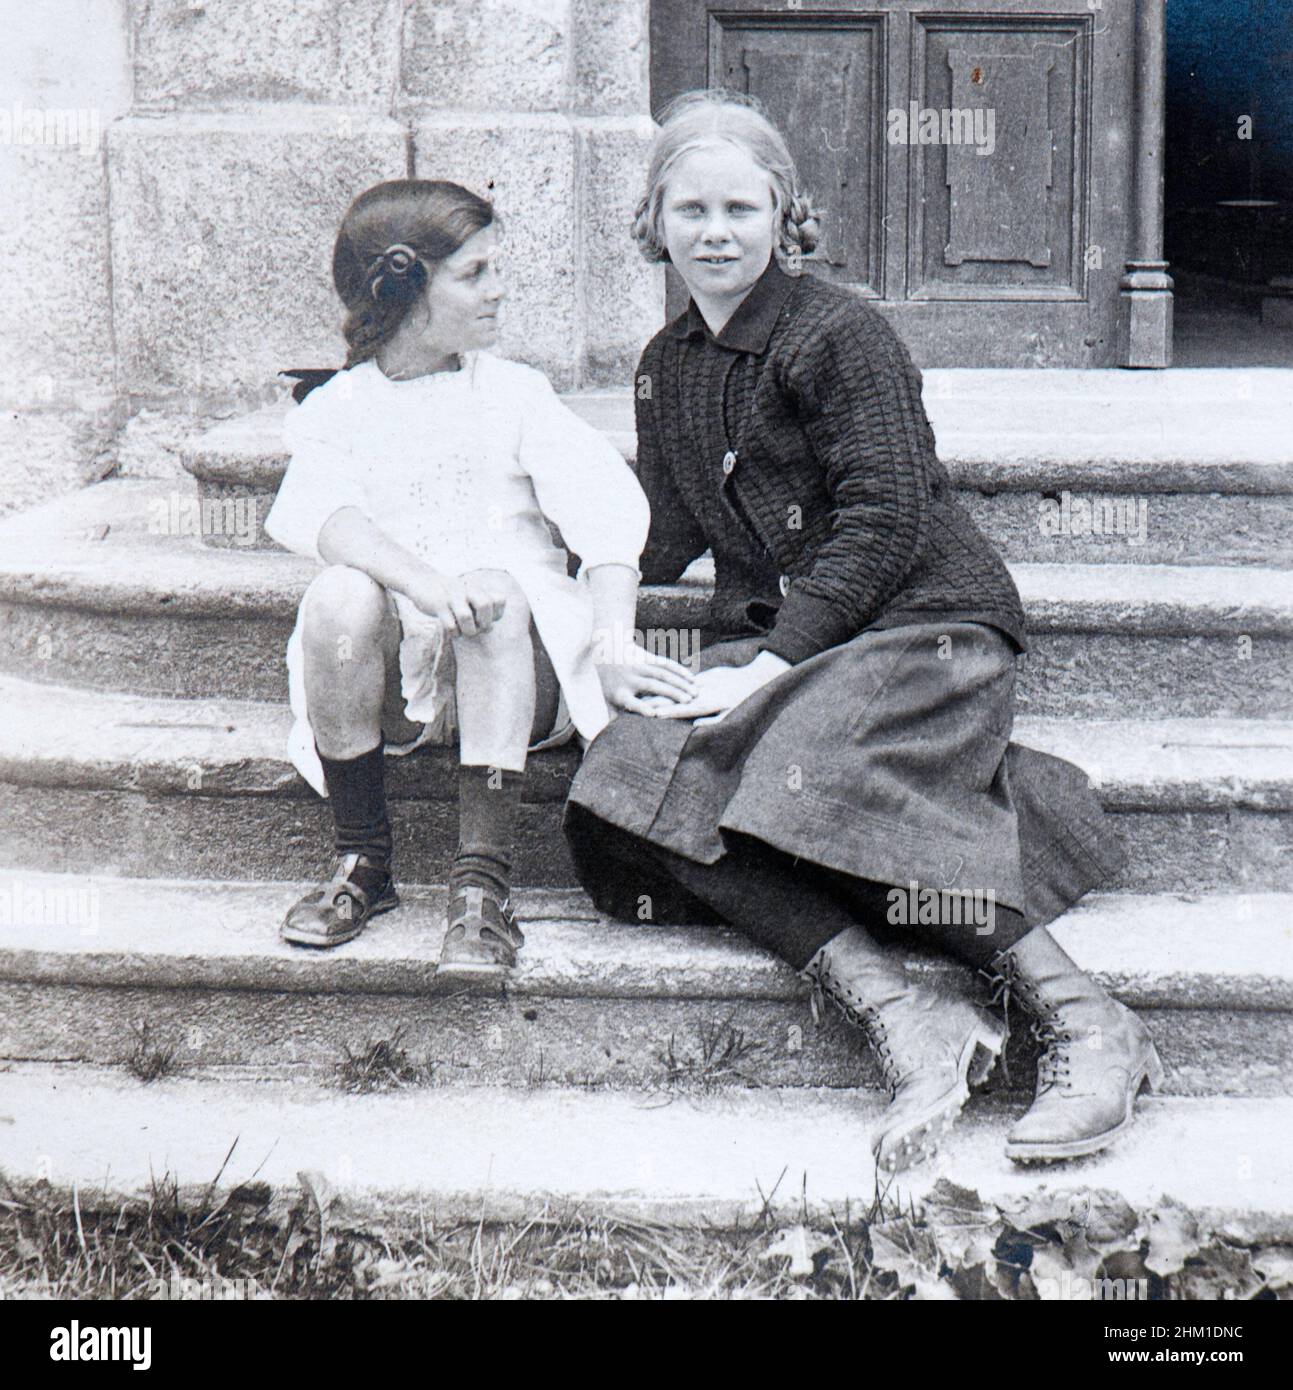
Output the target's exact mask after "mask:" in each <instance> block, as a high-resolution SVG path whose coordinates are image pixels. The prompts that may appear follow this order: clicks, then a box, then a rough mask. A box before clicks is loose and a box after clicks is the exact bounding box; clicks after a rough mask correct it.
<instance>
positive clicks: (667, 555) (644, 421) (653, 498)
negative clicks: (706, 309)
mask: <svg viewBox="0 0 1293 1390" xmlns="http://www.w3.org/2000/svg"><path fill="white" fill-rule="evenodd" d="M663 359H664V354H663V353H662V352H661V351H660V350H659V348H658V346H657V344H655V343H650V344H648V345H647V349H646V351H645V352H644V353H643V354H642V360H641V361H640V362H639V364H638V370H637V375H636V377H635V382H636V389H635V392H634V417H635V421H636V424H637V437H638V450H637V475H638V482H639V483H641V484H642V490H643V492H645V493H646V498H647V501H648V502H649V503H650V506H651V529H650V531H649V532H648V534H647V542H646V548H645V549H644V550H643V552H642V559H641V560H640V561H639V565H640V567H641V570H642V582H643V583H644V584H669V583H672V581H673V580H675V579H677V578H678V576H679V575H680V574H682V572H683V570H685V569H686V568H687V566H688V565H690V564H691V562H692V561H693V560H696V559H698V558H699V557H700V556H702V555H703V554H704V553H705V552H706V551H707V550H708V549H709V541H708V540H707V539H706V537H705V533H704V532H703V531H702V530H701V528H700V523H699V522H697V520H696V518H695V517H694V516H693V515H692V513H691V510H690V509H689V508H688V506H687V504H686V502H685V501H684V500H683V497H682V494H681V493H680V492H679V491H678V485H677V483H675V482H674V480H673V477H672V475H671V474H670V471H669V464H668V460H667V459H666V458H665V456H664V450H663V447H662V443H661V438H660V421H661V418H662V413H663V410H664V407H665V406H666V405H668V406H669V409H670V414H671V416H672V418H675V419H676V418H677V410H678V403H677V402H672V403H670V402H665V401H662V396H663V393H664V391H665V381H664V373H663V370H662V368H663Z"/></svg>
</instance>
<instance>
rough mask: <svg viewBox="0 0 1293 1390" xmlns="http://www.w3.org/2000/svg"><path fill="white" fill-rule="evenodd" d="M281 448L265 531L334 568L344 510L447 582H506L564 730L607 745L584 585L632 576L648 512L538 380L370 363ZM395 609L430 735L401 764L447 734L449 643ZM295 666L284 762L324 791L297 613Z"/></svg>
mask: <svg viewBox="0 0 1293 1390" xmlns="http://www.w3.org/2000/svg"><path fill="white" fill-rule="evenodd" d="M284 437H285V439H286V442H287V444H288V447H289V448H290V450H291V455H292V457H291V462H290V463H289V465H288V468H287V472H286V474H285V476H284V478H283V482H282V485H281V486H280V488H279V490H278V497H277V499H276V500H275V502H274V505H273V507H272V508H271V509H270V512H269V515H268V517H267V518H266V520H265V529H266V531H268V532H269V534H270V535H271V536H272V537H273V538H274V539H275V540H276V541H278V542H279V544H280V545H283V546H285V547H286V548H287V549H288V550H291V551H295V552H296V553H297V554H300V555H308V556H311V557H312V558H314V559H316V560H319V561H320V563H324V561H323V559H322V557H321V556H320V555H319V552H318V547H317V542H318V537H319V532H320V530H321V529H322V528H323V525H324V523H325V522H326V521H327V520H328V519H329V518H330V517H331V516H332V515H333V514H334V513H335V512H336V511H338V510H339V509H340V508H342V507H356V508H358V510H359V511H360V512H362V513H363V514H364V515H365V516H367V517H368V519H369V520H370V521H371V522H372V523H373V524H374V525H375V526H377V527H378V528H379V529H380V530H382V531H383V532H385V534H386V535H388V536H390V537H391V539H392V540H394V541H396V542H398V543H399V544H400V545H402V546H404V547H405V548H406V549H408V550H411V551H413V552H414V553H415V554H417V555H419V556H421V557H422V558H424V559H425V560H426V561H427V563H428V564H429V565H431V566H432V567H433V568H434V569H436V570H438V571H439V572H440V573H442V574H445V575H459V574H464V573H466V572H468V571H470V570H475V569H502V570H506V571H507V572H508V573H509V574H510V575H511V576H512V578H513V579H515V580H516V582H517V584H518V585H519V586H520V588H521V589H522V591H523V592H524V594H525V596H526V599H527V600H528V602H529V604H530V610H531V613H532V615H533V618H534V624H535V627H536V628H537V630H538V633H539V637H540V639H541V640H542V642H543V645H544V648H545V649H546V651H547V653H548V656H549V659H550V660H551V662H552V666H553V669H554V671H555V672H556V675H557V679H558V681H559V682H560V684H561V694H562V704H563V706H564V709H565V710H566V711H568V714H569V719H570V721H571V722H573V724H574V727H575V728H576V729H577V730H578V731H579V733H580V734H581V735H582V736H583V737H584V738H585V739H592V738H595V737H596V735H597V734H598V733H600V731H601V730H602V728H603V727H604V726H605V725H606V722H607V720H608V718H609V713H608V710H607V708H606V702H605V699H604V698H603V695H602V689H601V682H600V681H599V679H598V677H597V672H596V670H595V668H594V665H593V660H592V621H593V608H592V595H591V591H590V589H589V586H588V584H587V581H586V579H585V575H586V573H587V571H588V570H590V569H592V568H594V567H595V566H597V565H603V564H619V565H628V566H629V567H630V568H632V569H634V570H636V569H637V563H638V557H639V555H640V554H641V551H642V547H643V545H644V544H645V542H646V535H647V528H648V524H649V521H650V513H649V509H648V506H647V501H646V497H645V496H644V494H643V492H642V489H641V488H640V487H639V485H638V481H637V478H636V477H635V476H634V475H633V472H632V470H631V469H630V468H629V466H628V465H627V464H626V463H625V462H624V459H623V458H622V457H621V456H620V454H619V453H618V452H617V451H616V450H615V449H614V448H613V447H612V446H611V445H610V444H609V443H608V442H607V440H606V438H605V436H604V435H602V434H601V433H600V431H598V430H596V429H594V428H593V427H592V426H591V425H589V424H587V423H586V422H585V421H583V420H581V419H580V418H579V416H577V415H576V414H575V413H574V412H573V411H572V410H570V409H569V408H568V407H567V406H565V405H563V404H562V402H561V401H560V400H559V399H558V397H557V395H556V393H555V392H554V391H553V389H552V386H551V384H550V383H549V382H548V380H547V378H546V377H545V376H544V375H543V374H542V373H541V372H538V371H535V370H534V369H533V368H531V367H526V366H523V365H522V364H521V363H519V362H509V361H507V360H505V359H503V358H499V357H495V356H493V355H492V354H490V353H485V352H469V353H464V354H463V363H462V368H461V370H459V371H457V372H435V373H432V374H431V375H429V376H423V377H417V378H415V379H413V380H411V381H392V380H391V379H389V378H388V377H386V376H385V375H384V374H383V373H382V371H381V369H380V368H379V367H378V366H377V365H376V363H374V362H365V363H362V364H361V365H360V366H357V367H353V368H351V369H350V370H349V371H345V372H338V373H337V375H336V376H334V377H333V378H332V379H331V380H330V381H328V382H327V383H326V384H325V385H323V386H321V387H318V388H316V389H315V390H314V391H312V392H311V393H310V394H309V396H308V397H307V398H306V399H305V401H303V402H302V404H301V405H300V406H299V407H297V408H295V409H294V410H292V411H291V413H290V414H289V416H288V419H287V423H286V425H285V427H284ZM549 521H551V522H552V523H554V524H555V525H556V527H557V528H558V530H559V531H560V533H561V536H562V539H563V540H564V541H565V543H566V545H567V546H568V547H569V549H570V550H571V551H572V552H573V553H575V554H576V555H578V556H579V557H580V560H581V562H582V568H581V570H580V575H579V578H578V579H573V578H571V577H570V576H569V575H568V574H567V573H566V553H565V551H564V550H563V549H562V548H561V547H560V546H559V545H558V544H556V542H555V541H554V540H553V538H552V535H551V532H550V530H549V527H548V522H549ZM392 598H393V600H394V603H395V608H396V612H397V615H398V617H399V620H400V623H401V626H402V628H403V637H402V640H401V643H400V677H401V690H402V693H403V696H404V699H405V710H406V714H407V717H408V718H409V719H410V720H413V721H414V722H420V723H422V724H424V725H425V728H424V731H423V734H422V737H421V738H419V739H418V740H417V743H416V744H412V745H407V746H406V747H405V748H404V749H402V750H395V749H391V750H390V751H393V752H394V751H404V752H407V751H409V750H410V749H411V748H412V747H415V746H417V744H420V743H423V742H426V741H428V740H430V741H435V742H447V741H450V740H451V739H452V737H453V733H454V725H455V717H454V706H453V697H454V691H453V681H452V659H451V654H452V644H451V643H446V642H445V641H444V639H443V633H442V630H441V628H440V626H439V624H438V623H437V622H436V621H435V620H434V619H432V618H429V617H427V616H426V615H425V614H423V613H422V612H421V611H420V610H419V609H417V608H415V607H414V606H413V604H412V603H411V602H410V601H409V600H408V599H407V598H405V597H404V595H403V594H393V595H392ZM308 601H309V600H308V597H307V599H306V600H303V603H302V607H304V604H305V603H306V602H308ZM458 640H470V639H458ZM287 665H288V677H289V687H290V696H291V705H292V712H293V714H294V715H295V716H296V722H295V725H294V727H293V730H292V735H291V738H290V741H289V747H288V752H289V756H290V757H291V759H292V762H293V763H294V765H295V766H296V768H297V770H298V771H299V772H300V773H301V775H302V776H303V777H304V778H305V779H306V781H308V782H309V783H310V785H311V786H313V787H314V788H315V790H316V791H318V792H319V793H320V795H326V794H327V793H326V790H325V787H324V782H323V769H322V766H321V765H320V763H319V759H318V754H317V752H316V750H315V747H314V737H313V734H312V732H311V730H310V726H309V718H308V711H307V709H306V702H305V682H304V675H303V661H302V650H301V617H300V611H299V610H298V616H297V624H296V629H295V630H294V631H293V633H292V637H291V640H290V642H289V643H288V651H287ZM500 756H501V750H500Z"/></svg>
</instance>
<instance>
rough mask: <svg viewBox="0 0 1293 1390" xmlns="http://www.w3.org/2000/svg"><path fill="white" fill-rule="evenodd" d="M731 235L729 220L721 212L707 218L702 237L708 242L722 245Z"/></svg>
mask: <svg viewBox="0 0 1293 1390" xmlns="http://www.w3.org/2000/svg"><path fill="white" fill-rule="evenodd" d="M730 235H731V229H730V228H729V227H728V225H727V218H726V217H724V216H723V214H722V213H721V212H716V213H714V214H713V215H712V216H711V217H709V218H707V219H706V221H705V227H704V230H703V231H702V232H701V236H702V238H703V239H704V240H705V241H706V242H717V243H722V242H724V241H726V240H727V239H728V238H729V236H730Z"/></svg>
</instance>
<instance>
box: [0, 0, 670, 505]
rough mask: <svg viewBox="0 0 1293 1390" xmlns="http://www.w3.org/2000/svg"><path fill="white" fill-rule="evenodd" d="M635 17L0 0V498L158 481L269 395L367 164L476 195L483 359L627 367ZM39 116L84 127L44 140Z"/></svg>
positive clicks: (370, 170) (323, 289)
mask: <svg viewBox="0 0 1293 1390" xmlns="http://www.w3.org/2000/svg"><path fill="white" fill-rule="evenodd" d="M646 11H647V0H59V3H58V4H57V5H32V4H31V3H30V0H0V25H3V32H4V34H5V49H4V51H3V53H0V78H2V79H3V81H2V82H0V137H3V136H5V135H7V136H8V137H9V138H8V139H7V140H4V142H3V143H0V196H3V206H4V214H3V215H4V216H5V218H6V224H7V231H8V235H7V236H6V237H5V238H4V242H3V250H0V257H2V260H0V270H2V271H3V273H2V274H0V306H2V308H3V319H4V325H5V331H4V333H3V335H2V338H0V410H2V411H3V427H2V429H0V510H12V509H14V508H15V507H23V506H27V505H30V504H31V503H33V502H35V501H37V500H39V499H41V498H42V497H46V496H50V495H54V494H56V493H58V492H61V491H65V490H67V489H68V488H70V487H74V486H78V485H80V484H81V483H84V482H86V481H88V480H90V479H92V478H95V477H99V476H103V475H104V474H105V473H106V472H109V471H112V470H113V469H118V470H120V471H123V472H128V473H130V472H133V473H140V472H142V473H165V472H168V471H169V470H171V469H172V468H173V467H174V462H173V450H174V445H175V444H176V442H177V441H178V440H179V439H180V438H182V437H183V436H184V434H186V433H189V432H191V431H192V430H194V429H196V428H200V427H202V426H204V425H205V424H206V423H207V422H209V421H210V420H211V419H213V418H217V417H220V416H224V415H228V414H232V413H235V412H237V411H239V410H243V409H248V408H251V407H253V406H255V405H257V404H259V403H261V402H263V401H264V400H266V399H267V398H269V397H271V396H272V395H273V394H275V393H276V392H277V391H278V390H279V389H280V388H279V387H278V386H277V385H276V382H275V373H276V372H277V371H278V369H279V368H281V367H284V366H290V365H299V364H305V365H316V364H330V363H334V362H336V361H338V360H339V358H340V354H341V351H342V344H341V339H340V334H339V331H338V329H339V322H340V312H339V306H338V305H337V302H336V300H335V296H334V295H333V292H332V288H331V282H330V278H329V263H330V256H331V248H332V239H333V236H334V235H335V232H336V227H337V224H338V222H339V220H340V217H341V214H342V212H343V211H344V209H345V207H346V205H347V203H348V202H349V201H350V199H351V198H353V197H354V195H355V194H356V193H358V192H360V191H361V190H362V189H363V188H365V187H367V186H368V185H369V184H371V183H374V182H376V181H378V180H380V179H383V178H392V177H400V176H403V175H407V174H410V173H414V174H417V175H419V176H423V177H447V178H453V179H457V180H459V181H460V182H462V183H465V184H467V185H468V186H469V187H471V188H473V189H475V190H476V191H477V192H480V193H482V194H484V195H485V196H488V197H490V198H491V199H492V200H493V201H494V203H495V205H496V207H497V208H498V211H499V214H500V217H501V219H502V222H503V227H504V234H505V252H506V271H507V274H508V279H509V291H510V293H509V301H508V305H507V308H506V312H505V325H504V330H503V335H502V342H501V351H503V352H504V353H506V354H508V355H510V356H515V357H518V358H520V359H522V360H525V361H528V362H531V363H533V364H534V365H536V366H538V367H541V368H543V369H544V370H545V371H546V372H548V373H549V375H550V376H551V377H552V379H553V382H554V384H555V385H556V386H557V387H558V388H559V389H563V390H569V389H578V388H582V387H596V386H606V385H618V384H626V383H627V381H628V379H629V376H630V374H631V370H632V366H633V363H634V361H635V359H636V354H637V352H638V350H639V349H640V347H641V345H642V343H643V341H644V339H645V338H646V336H647V335H648V334H649V333H650V332H651V331H652V330H653V329H654V328H655V327H656V326H657V325H658V324H659V322H660V321H661V318H662V313H663V286H662V281H661V278H660V277H661V273H660V271H659V270H658V269H653V268H651V267H649V266H647V265H646V264H645V263H644V262H642V261H641V259H640V258H639V257H638V256H637V255H636V252H635V250H634V249H633V246H632V244H631V242H630V241H629V239H628V235H627V222H628V219H629V217H630V215H631V211H632V205H633V202H634V200H635V198H636V195H637V193H638V187H639V181H640V178H641V168H642V162H643V154H644V152H645V147H646V144H647V142H648V140H649V135H650V122H649V119H648V118H647V115H646V112H647V13H646ZM62 111H68V112H81V113H87V119H86V120H83V123H82V124H83V126H84V127H87V128H88V129H90V130H92V132H93V134H94V136H95V137H96V138H95V139H94V140H93V141H89V140H87V141H85V142H83V144H79V145H75V146H73V145H69V144H62V143H58V140H57V138H56V136H57V132H54V138H50V131H49V130H48V129H46V127H49V126H50V125H51V121H52V119H53V116H54V115H56V114H57V113H58V112H62ZM5 112H8V113H10V115H9V118H8V120H7V122H6V119H5V118H4V115H3V114H2V113H5ZM32 113H38V114H37V115H36V116H35V117H33V116H32ZM33 121H34V124H33ZM72 129H73V130H75V127H72Z"/></svg>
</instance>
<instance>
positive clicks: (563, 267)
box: [413, 115, 583, 390]
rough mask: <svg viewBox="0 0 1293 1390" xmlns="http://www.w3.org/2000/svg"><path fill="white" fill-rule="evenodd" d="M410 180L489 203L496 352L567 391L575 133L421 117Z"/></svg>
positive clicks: (560, 120)
mask: <svg viewBox="0 0 1293 1390" xmlns="http://www.w3.org/2000/svg"><path fill="white" fill-rule="evenodd" d="M413 143H414V164H415V167H416V171H417V176H418V177H419V178H443V179H452V180H454V181H455V182H457V183H461V184H463V185H465V186H466V187H467V188H470V189H471V190H472V191H473V192H475V193H479V194H480V195H481V196H482V197H485V198H488V199H490V201H491V202H493V204H494V207H495V209H496V210H497V212H498V216H499V219H500V221H501V224H502V231H503V259H502V265H503V269H504V273H505V275H506V279H507V299H506V300H505V302H504V304H503V313H502V327H501V333H500V339H499V351H500V352H501V353H502V354H503V356H505V357H512V358H515V359H517V360H518V361H522V362H528V363H529V364H530V365H531V366H535V367H539V368H540V369H541V370H543V371H545V372H547V373H548V375H549V377H550V378H551V380H552V383H553V385H554V386H555V387H556V388H557V389H558V390H567V389H569V388H570V387H571V386H573V385H575V384H576V375H577V371H578V363H579V346H578V339H579V334H580V331H581V325H582V322H583V319H582V314H581V312H580V306H579V302H578V291H579V287H578V283H577V281H578V276H577V266H578V262H579V236H578V227H577V225H576V214H575V208H576V192H575V132H574V128H573V127H572V125H571V123H570V121H569V120H567V119H566V118H565V117H563V116H552V115H533V116H516V115H503V116H496V117H489V118H486V117H481V118H478V119H477V118H471V117H462V116H454V115H436V116H428V117H425V118H424V119H423V120H421V121H420V122H419V123H418V125H417V126H416V128H415V130H414V135H413Z"/></svg>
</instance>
